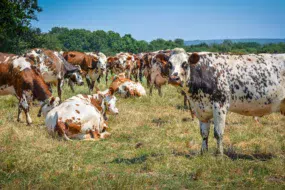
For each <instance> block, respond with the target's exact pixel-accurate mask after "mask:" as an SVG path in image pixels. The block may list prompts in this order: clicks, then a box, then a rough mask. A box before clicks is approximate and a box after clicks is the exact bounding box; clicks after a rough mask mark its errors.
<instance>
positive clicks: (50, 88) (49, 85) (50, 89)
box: [47, 83, 52, 93]
mask: <svg viewBox="0 0 285 190" xmlns="http://www.w3.org/2000/svg"><path fill="white" fill-rule="evenodd" d="M47 85H48V89H49V91H50V92H51V93H52V86H51V83H47Z"/></svg>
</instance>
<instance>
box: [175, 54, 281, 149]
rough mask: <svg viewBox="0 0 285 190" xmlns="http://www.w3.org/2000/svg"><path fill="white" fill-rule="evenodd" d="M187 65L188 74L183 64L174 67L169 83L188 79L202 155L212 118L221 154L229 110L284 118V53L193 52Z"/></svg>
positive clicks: (250, 114) (251, 114) (206, 145)
mask: <svg viewBox="0 0 285 190" xmlns="http://www.w3.org/2000/svg"><path fill="white" fill-rule="evenodd" d="M188 64H189V65H190V69H189V75H187V73H185V71H184V70H183V69H181V68H183V65H182V64H177V65H173V66H174V68H173V70H172V71H173V72H172V73H171V74H172V75H171V77H170V80H172V81H173V80H174V81H176V82H177V83H183V82H186V81H185V79H186V80H188V79H189V90H188V93H189V97H190V101H191V105H192V106H193V108H194V111H195V113H196V115H197V118H198V119H199V121H200V132H201V136H202V148H201V152H204V151H207V150H208V136H209V131H210V124H211V123H210V120H211V119H212V118H214V136H215V138H216V139H217V147H218V152H219V153H221V154H223V143H222V140H223V134H224V128H225V121H226V115H227V112H228V111H231V112H235V113H239V114H242V115H245V116H263V115H267V114H270V113H272V112H281V114H283V115H285V54H258V55H254V54H250V55H231V54H220V53H206V54H198V53H192V54H191V55H190V57H189V59H188ZM175 72H177V74H176V73H175ZM185 75H187V77H184V76H185Z"/></svg>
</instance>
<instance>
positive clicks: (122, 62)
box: [106, 52, 136, 84]
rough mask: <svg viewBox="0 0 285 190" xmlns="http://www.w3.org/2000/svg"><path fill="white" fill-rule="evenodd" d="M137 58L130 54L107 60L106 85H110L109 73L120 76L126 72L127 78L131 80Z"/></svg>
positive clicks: (121, 54) (117, 55)
mask: <svg viewBox="0 0 285 190" xmlns="http://www.w3.org/2000/svg"><path fill="white" fill-rule="evenodd" d="M135 64H136V63H135V57H134V56H133V55H132V54H130V53H123V52H121V53H118V54H116V55H115V56H113V57H108V58H107V72H106V84H107V83H108V74H109V72H110V73H111V74H112V75H113V74H116V75H118V74H120V73H123V72H125V73H126V75H127V78H131V74H132V70H133V68H134V67H135Z"/></svg>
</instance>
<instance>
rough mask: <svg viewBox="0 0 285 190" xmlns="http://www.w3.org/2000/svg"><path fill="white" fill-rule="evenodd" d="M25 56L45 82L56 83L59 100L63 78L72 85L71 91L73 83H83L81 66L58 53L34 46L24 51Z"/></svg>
mask: <svg viewBox="0 0 285 190" xmlns="http://www.w3.org/2000/svg"><path fill="white" fill-rule="evenodd" d="M25 56H26V57H28V58H30V59H32V60H33V61H34V63H35V66H36V67H37V68H38V69H39V71H40V72H41V74H42V75H43V78H44V80H45V82H46V83H57V90H58V96H59V98H60V100H61V94H62V86H63V83H64V78H68V79H69V84H70V85H71V86H72V87H71V89H72V90H73V91H74V89H73V84H74V83H76V84H78V85H83V81H82V77H81V68H80V67H78V66H74V65H72V64H70V63H68V62H67V61H66V60H65V59H64V58H63V56H62V55H61V54H60V53H58V52H56V51H52V50H46V49H40V48H36V49H32V50H29V51H28V52H26V54H25Z"/></svg>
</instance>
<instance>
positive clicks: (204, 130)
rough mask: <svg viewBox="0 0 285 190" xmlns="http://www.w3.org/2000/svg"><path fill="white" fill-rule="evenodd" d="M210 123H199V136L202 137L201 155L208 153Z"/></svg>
mask: <svg viewBox="0 0 285 190" xmlns="http://www.w3.org/2000/svg"><path fill="white" fill-rule="evenodd" d="M210 125H211V123H210V122H202V121H200V134H201V136H202V147H201V154H203V153H205V152H206V151H208V137H209V132H210Z"/></svg>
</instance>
